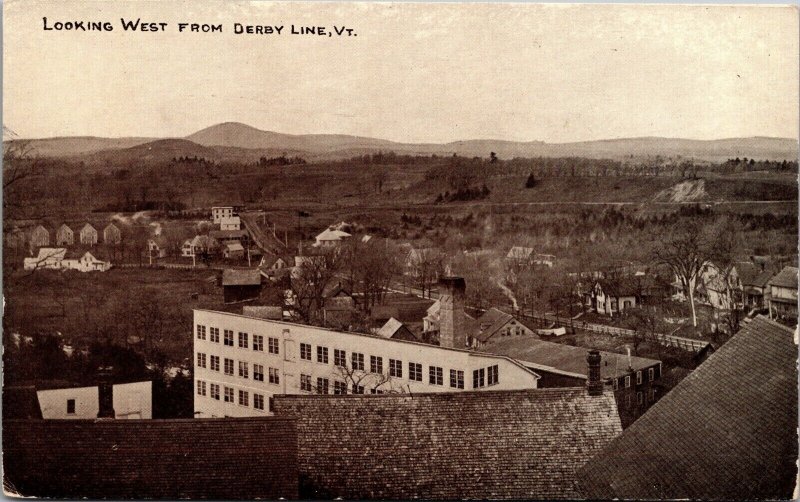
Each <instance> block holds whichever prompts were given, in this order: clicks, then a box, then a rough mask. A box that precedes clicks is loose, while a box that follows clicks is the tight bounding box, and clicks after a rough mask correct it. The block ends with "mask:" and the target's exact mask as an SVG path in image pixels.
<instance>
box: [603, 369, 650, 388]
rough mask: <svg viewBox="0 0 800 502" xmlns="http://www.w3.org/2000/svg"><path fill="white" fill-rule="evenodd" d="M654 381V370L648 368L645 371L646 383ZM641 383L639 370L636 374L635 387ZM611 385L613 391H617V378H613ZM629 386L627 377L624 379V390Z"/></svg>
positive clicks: (628, 376) (641, 376)
mask: <svg viewBox="0 0 800 502" xmlns="http://www.w3.org/2000/svg"><path fill="white" fill-rule="evenodd" d="M655 379H656V370H655V368H648V369H647V381H648V382H653V381H655ZM642 382H643V375H642V370H639V371H637V372H636V385H642ZM611 384H612V387H613V388H614V390H617V389H619V379H618V378H615V379H614V380H613V381H612V382H611ZM630 386H631V376H630V375H627V376H626V377H625V388H626V389H627V388H628V387H630Z"/></svg>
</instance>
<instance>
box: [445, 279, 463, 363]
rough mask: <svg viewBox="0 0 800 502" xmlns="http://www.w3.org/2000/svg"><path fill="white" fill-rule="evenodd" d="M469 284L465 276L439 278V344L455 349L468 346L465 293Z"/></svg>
mask: <svg viewBox="0 0 800 502" xmlns="http://www.w3.org/2000/svg"><path fill="white" fill-rule="evenodd" d="M466 290H467V284H466V282H465V281H464V278H463V277H452V276H451V277H442V278H441V279H439V305H440V309H439V345H440V346H442V347H449V348H455V349H463V348H466V347H467V333H466V329H465V324H466V322H465V321H466V319H465V315H464V294H465V293H466Z"/></svg>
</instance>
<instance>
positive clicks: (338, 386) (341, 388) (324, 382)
mask: <svg viewBox="0 0 800 502" xmlns="http://www.w3.org/2000/svg"><path fill="white" fill-rule="evenodd" d="M314 383H315V382H314V381H313V379H312V377H311V375H306V374H300V390H302V391H305V392H316V393H317V394H329V393H330V389H331V381H330V379H328V378H325V377H318V378H317V380H316V386H315V385H314ZM378 387H380V386H378ZM347 391H348V385H347V383H346V382H342V381H341V380H334V381H333V393H334V394H336V395H339V394H347ZM350 391H351V392H352V393H353V394H364V393H365V392H366V388H365V387H364V386H363V385H359V384H357V383H355V382H353V383H352V385H351V388H350ZM369 392H370V394H383V393H384V390H383V389H380V388H372V389H370V390H369Z"/></svg>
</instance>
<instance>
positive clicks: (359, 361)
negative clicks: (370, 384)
mask: <svg viewBox="0 0 800 502" xmlns="http://www.w3.org/2000/svg"><path fill="white" fill-rule="evenodd" d="M353 369H354V370H362V371H363V370H364V354H362V353H360V352H353Z"/></svg>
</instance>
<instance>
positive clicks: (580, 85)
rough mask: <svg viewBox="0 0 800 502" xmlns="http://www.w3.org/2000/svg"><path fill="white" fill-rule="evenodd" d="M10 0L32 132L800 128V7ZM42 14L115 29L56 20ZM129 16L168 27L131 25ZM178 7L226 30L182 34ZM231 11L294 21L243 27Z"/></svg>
mask: <svg viewBox="0 0 800 502" xmlns="http://www.w3.org/2000/svg"><path fill="white" fill-rule="evenodd" d="M3 10H4V12H3V15H4V19H3V24H4V26H3V58H4V62H3V124H4V125H5V126H6V127H8V128H10V129H11V130H13V131H15V132H16V133H17V134H18V135H19V136H20V137H26V138H37V137H53V136H77V135H81V136H103V137H122V136H148V137H181V136H186V135H189V134H191V133H193V132H195V131H197V130H199V129H202V128H204V127H208V126H210V125H213V124H217V123H220V122H226V121H235V122H242V123H245V124H248V125H251V126H253V127H256V128H259V129H263V130H270V131H276V132H283V133H291V134H307V133H315V134H323V133H324V134H352V135H359V136H370V137H376V138H382V139H389V140H395V141H404V142H435V143H440V142H448V141H455V140H463V139H486V138H492V139H505V140H513V141H547V142H571V141H584V140H595V139H611V138H621V137H638V136H663V137H681V138H693V139H718V138H730V137H740V136H775V137H789V138H797V137H798V113H799V111H800V109H799V107H798V95H800V90H799V89H798V74H800V70H799V69H798V54H799V50H798V36H799V35H798V11H797V10H796V9H795V8H794V7H774V6H773V7H767V6H760V7H758V6H757V7H754V6H678V5H662V6H657V5H624V4H620V5H564V4H549V5H535V4H496V3H495V4H478V3H471V4H455V3H439V4H419V3H368V2H361V3H349V4H344V3H311V2H308V3H306V2H302V3H268V2H236V1H227V2H224V3H223V2H218V1H215V2H208V1H199V2H198V1H192V2H169V1H162V2H145V1H108V2H75V1H70V0H65V1H62V2H38V1H21V0H11V1H6V2H5V3H4V6H3ZM43 17H47V19H48V26H49V27H51V28H52V27H54V25H55V23H56V22H67V21H108V22H110V23H112V26H113V31H110V32H109V31H86V32H83V31H74V30H73V31H64V30H62V31H57V30H45V29H44V21H43V19H42V18H43ZM120 18H125V19H127V20H136V19H137V18H141V19H142V21H147V22H166V23H168V25H167V26H166V28H165V30H164V31H158V32H141V31H138V32H128V31H124V30H123V29H122V26H121V23H120ZM181 22H186V23H199V24H202V23H206V24H222V29H223V32H222V33H191V32H189V31H187V32H183V33H180V32H179V31H178V23H181ZM234 23H241V24H242V25H261V26H265V25H274V26H275V25H277V26H280V25H282V26H284V29H283V32H282V33H281V35H274V34H273V35H257V34H251V35H248V34H235V33H234V32H233V29H234ZM291 25H295V26H296V27H299V26H325V27H326V30H327V31H331V30H332V29H333V27H334V26H339V27H341V26H342V25H344V26H346V27H348V28H352V29H353V30H354V32H353V33H355V35H356V36H336V35H334V36H330V37H328V36H322V37H320V36H309V35H291V34H289V31H290V29H291V28H290V27H291Z"/></svg>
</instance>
